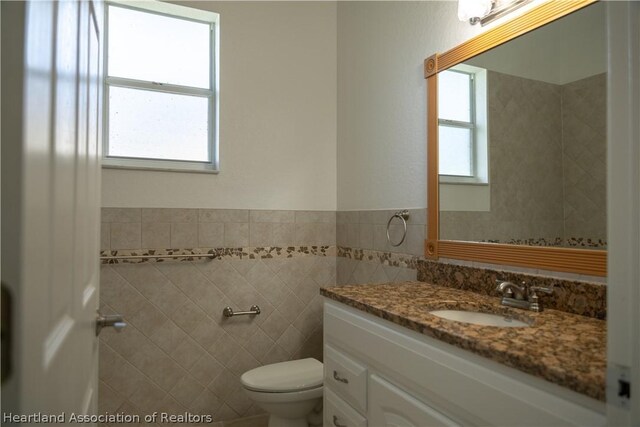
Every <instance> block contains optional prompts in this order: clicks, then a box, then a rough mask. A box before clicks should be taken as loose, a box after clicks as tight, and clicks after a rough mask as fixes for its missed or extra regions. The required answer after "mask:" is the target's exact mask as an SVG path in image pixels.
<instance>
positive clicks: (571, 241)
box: [481, 237, 607, 249]
mask: <svg viewBox="0 0 640 427" xmlns="http://www.w3.org/2000/svg"><path fill="white" fill-rule="evenodd" d="M481 242H485V243H503V244H508V245H527V246H559V247H569V248H594V249H595V248H597V249H606V248H607V242H606V241H605V240H603V239H591V238H588V237H569V238H567V239H564V238H562V237H555V238H546V237H541V238H538V239H510V240H498V239H487V240H481Z"/></svg>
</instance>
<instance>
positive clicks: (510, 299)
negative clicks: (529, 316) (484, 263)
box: [496, 280, 553, 312]
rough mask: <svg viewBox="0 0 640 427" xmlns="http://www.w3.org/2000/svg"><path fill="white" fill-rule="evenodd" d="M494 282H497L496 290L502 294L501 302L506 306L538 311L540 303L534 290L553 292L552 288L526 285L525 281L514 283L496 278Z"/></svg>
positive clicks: (540, 306) (546, 292)
mask: <svg viewBox="0 0 640 427" xmlns="http://www.w3.org/2000/svg"><path fill="white" fill-rule="evenodd" d="M496 283H498V286H497V287H496V290H497V291H499V292H500V293H501V294H502V300H501V304H502V305H506V306H507V307H514V308H523V309H525V310H531V311H537V312H540V311H542V305H541V304H540V298H539V297H538V294H537V293H536V292H543V293H545V294H551V293H553V288H545V287H542V286H528V285H527V283H526V282H522V285H516V284H515V283H512V282H508V281H505V280H496Z"/></svg>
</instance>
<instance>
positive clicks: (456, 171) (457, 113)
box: [438, 65, 488, 184]
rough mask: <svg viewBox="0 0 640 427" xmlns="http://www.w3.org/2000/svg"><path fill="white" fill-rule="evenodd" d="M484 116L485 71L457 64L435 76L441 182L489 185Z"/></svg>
mask: <svg viewBox="0 0 640 427" xmlns="http://www.w3.org/2000/svg"><path fill="white" fill-rule="evenodd" d="M486 115H487V114H486V70H483V69H481V68H477V67H471V66H468V65H459V66H456V67H454V68H452V69H450V70H445V71H442V72H441V73H440V74H438V141H439V144H438V155H439V162H438V164H439V168H440V182H449V183H468V184H473V183H481V184H484V183H487V182H488V180H487V178H488V173H487V124H486V122H487V121H486Z"/></svg>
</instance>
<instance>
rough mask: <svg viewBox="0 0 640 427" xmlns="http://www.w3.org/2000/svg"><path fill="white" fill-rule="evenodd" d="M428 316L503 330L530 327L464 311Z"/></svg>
mask: <svg viewBox="0 0 640 427" xmlns="http://www.w3.org/2000/svg"><path fill="white" fill-rule="evenodd" d="M429 313H430V314H433V315H434V316H438V317H441V318H443V319H447V320H454V321H456V322H464V323H471V324H474V325H482V326H500V327H503V328H524V327H527V326H531V325H529V324H528V323H525V322H521V321H519V320H515V319H512V318H510V317H505V316H503V315H501V314H490V313H479V312H477V311H465V310H434V311H430V312H429Z"/></svg>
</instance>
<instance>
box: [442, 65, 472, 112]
mask: <svg viewBox="0 0 640 427" xmlns="http://www.w3.org/2000/svg"><path fill="white" fill-rule="evenodd" d="M470 89H471V75H470V74H467V73H459V72H455V71H448V70H446V71H443V72H441V73H440V74H438V92H439V94H440V95H439V96H438V115H439V118H441V119H446V120H456V121H459V122H470V121H471V97H470ZM444 94H446V95H444Z"/></svg>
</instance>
